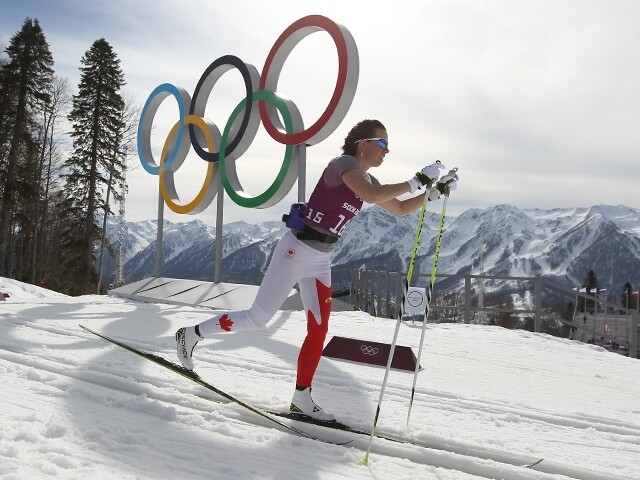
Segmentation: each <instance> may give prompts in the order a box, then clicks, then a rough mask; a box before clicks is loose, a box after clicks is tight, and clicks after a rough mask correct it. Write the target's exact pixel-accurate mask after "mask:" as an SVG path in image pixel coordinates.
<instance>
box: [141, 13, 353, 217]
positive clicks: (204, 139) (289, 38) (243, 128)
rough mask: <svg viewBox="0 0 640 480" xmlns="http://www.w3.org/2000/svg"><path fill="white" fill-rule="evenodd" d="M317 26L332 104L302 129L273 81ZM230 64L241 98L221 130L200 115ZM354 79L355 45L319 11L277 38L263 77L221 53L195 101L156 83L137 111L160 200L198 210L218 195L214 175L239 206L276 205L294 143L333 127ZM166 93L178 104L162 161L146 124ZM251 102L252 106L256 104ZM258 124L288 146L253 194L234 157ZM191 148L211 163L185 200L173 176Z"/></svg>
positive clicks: (291, 179)
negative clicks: (328, 65) (327, 45)
mask: <svg viewBox="0 0 640 480" xmlns="http://www.w3.org/2000/svg"><path fill="white" fill-rule="evenodd" d="M319 30H324V31H326V32H327V33H328V34H329V35H330V36H331V37H332V39H333V41H334V43H335V46H336V49H337V53H338V62H339V63H338V74H337V79H336V85H335V89H334V92H333V95H332V97H331V100H330V101H329V104H328V105H327V107H326V108H325V110H324V112H323V113H322V114H321V115H320V117H319V118H318V119H317V120H316V121H315V122H314V123H313V124H312V125H311V126H310V127H308V128H306V129H305V128H304V123H303V120H302V116H301V114H300V112H299V110H298V108H297V106H296V104H295V103H294V102H293V101H291V100H288V99H284V98H282V97H280V96H279V95H278V94H277V87H278V79H279V77H280V74H281V72H282V68H283V66H284V63H285V61H286V60H287V58H288V57H289V55H290V54H291V52H292V51H293V49H294V48H295V47H296V46H297V45H298V44H299V43H300V42H301V41H302V40H303V39H304V38H305V37H307V36H308V35H310V34H311V33H314V32H316V31H319ZM233 68H235V69H237V70H238V71H239V72H240V74H241V75H242V78H243V79H244V84H245V92H246V96H245V98H243V99H242V100H240V102H239V103H238V105H237V106H236V107H235V109H234V110H233V112H232V113H231V115H230V117H229V119H228V120H227V122H226V124H225V126H224V128H223V131H222V134H220V130H219V128H218V126H217V125H216V124H215V123H214V122H212V121H211V120H208V119H207V118H205V109H206V105H207V100H208V98H209V96H210V94H211V91H212V90H213V87H214V86H215V85H216V83H217V82H218V80H219V79H220V78H221V77H222V75H224V74H225V73H226V72H228V71H229V70H231V69H233ZM358 76H359V59H358V49H357V47H356V44H355V41H354V39H353V37H352V36H351V34H350V33H349V31H348V30H347V29H346V28H345V27H343V26H342V25H339V24H336V23H334V22H333V21H331V20H330V19H328V18H326V17H323V16H320V15H310V16H307V17H303V18H301V19H299V20H297V21H295V22H294V23H293V24H291V25H290V26H289V27H288V28H287V29H286V30H285V31H284V32H283V33H282V34H281V35H280V36H279V37H278V39H277V40H276V42H275V43H274V44H273V46H272V47H271V50H270V52H269V55H268V56H267V59H266V61H265V64H264V67H263V70H262V74H260V75H259V74H258V71H257V69H256V68H255V67H254V66H253V65H251V64H249V63H246V62H244V61H242V60H241V59H240V58H238V57H236V56H233V55H225V56H222V57H220V58H218V59H217V60H215V61H214V62H213V63H211V64H210V65H209V66H208V67H207V69H206V70H205V71H204V73H203V74H202V76H201V77H200V80H199V81H198V84H197V85H196V88H195V91H194V93H193V98H191V97H190V95H189V94H188V93H187V92H186V91H185V90H184V89H183V88H182V87H177V86H174V85H172V84H169V83H164V84H162V85H159V86H158V87H156V88H155V89H154V90H153V92H151V94H150V95H149V97H148V98H147V101H146V103H145V105H144V107H143V109H142V114H141V115H140V121H139V123H138V136H137V144H138V156H139V157H140V161H141V163H142V166H143V167H144V169H145V170H146V171H147V172H148V173H150V174H152V175H158V176H159V182H160V192H161V194H162V197H163V199H164V201H165V203H166V204H167V205H168V206H169V208H170V209H171V210H173V211H174V212H176V213H189V214H195V213H199V212H201V211H202V210H204V209H205V208H206V207H207V206H209V204H211V202H212V201H213V199H214V198H215V196H216V194H217V193H218V192H217V190H216V185H217V184H218V181H219V179H218V177H217V176H218V175H220V177H221V180H222V185H223V187H224V190H225V191H226V192H227V194H228V195H229V197H230V198H231V199H232V200H233V201H234V202H235V203H236V204H238V205H240V206H244V207H247V208H266V207H269V206H272V205H275V204H276V203H278V202H280V201H281V200H282V199H283V198H284V197H285V195H286V194H287V193H289V191H290V190H291V189H292V188H293V185H294V184H295V182H296V180H297V178H298V161H299V154H298V153H297V149H295V148H294V146H295V145H315V144H317V143H319V142H321V141H322V140H324V139H326V138H327V137H328V136H329V135H330V134H331V133H333V132H334V131H335V129H336V128H337V127H338V125H340V123H341V122H342V120H343V119H344V117H345V116H346V114H347V112H348V110H349V107H350V106H351V103H352V101H353V97H354V96H355V91H356V87H357V84H358ZM168 97H173V98H174V100H175V101H176V102H177V104H178V113H179V118H178V121H177V122H176V123H175V124H174V126H173V128H172V129H171V130H170V132H169V134H168V136H167V138H166V140H165V142H164V146H163V148H162V153H161V155H160V161H159V162H156V160H155V159H154V157H153V153H152V150H151V127H152V125H153V118H154V117H155V114H156V112H157V111H158V108H159V107H160V105H161V104H162V102H163V101H164V100H165V99H167V98H168ZM256 102H257V103H258V108H257V109H256V107H255V105H254V104H255V103H256ZM278 113H279V114H280V116H281V117H282V119H283V121H284V125H282V122H281V121H280V116H279V115H278ZM260 123H262V125H263V126H264V128H265V130H266V131H267V133H268V134H269V135H270V136H271V138H273V139H274V140H275V141H276V142H278V143H280V144H283V145H285V146H286V148H285V155H284V159H283V162H282V165H281V167H280V170H279V172H278V174H277V176H276V179H275V180H274V181H273V183H272V184H271V185H270V186H269V187H268V188H267V189H266V190H265V191H264V192H262V193H261V194H259V195H256V196H250V195H249V194H247V193H246V192H245V191H244V189H243V187H242V184H241V182H240V179H239V178H238V174H237V170H236V164H235V161H236V160H237V159H238V158H240V157H241V156H242V155H243V154H244V153H245V152H246V151H247V149H248V148H249V146H250V145H251V143H252V142H253V140H254V139H255V136H256V134H257V131H258V128H259V126H260ZM203 145H204V146H203ZM191 147H193V149H194V151H195V152H196V153H197V154H198V156H199V157H200V158H202V159H203V160H206V161H207V162H209V165H208V168H207V173H206V176H205V180H204V182H203V184H202V187H201V189H200V192H199V193H198V194H197V195H196V197H195V198H194V199H193V200H192V201H191V202H189V203H186V204H183V203H181V202H180V199H179V196H178V194H177V192H176V188H175V182H174V173H175V172H176V171H177V170H178V169H179V168H180V167H181V166H182V164H183V162H184V160H185V158H186V157H187V154H188V152H189V150H190V148H191ZM216 167H217V168H216Z"/></svg>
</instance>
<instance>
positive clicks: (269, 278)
mask: <svg viewBox="0 0 640 480" xmlns="http://www.w3.org/2000/svg"><path fill="white" fill-rule="evenodd" d="M296 283H297V284H298V286H299V287H300V296H301V298H302V304H303V306H304V309H305V312H306V314H307V336H306V338H305V340H304V343H303V344H302V347H301V349H300V354H299V356H298V376H297V382H296V384H297V385H298V386H301V387H310V386H311V382H312V380H313V375H314V374H315V371H316V369H317V367H318V363H319V362H320V357H321V356H322V349H323V347H324V340H325V337H326V335H327V329H328V327H329V315H330V313H331V253H330V252H320V251H318V250H315V249H313V248H311V247H309V246H308V245H305V244H304V243H302V242H301V241H300V240H298V239H297V238H296V237H295V236H294V235H293V234H292V233H291V232H290V231H289V232H287V233H286V234H285V235H284V236H283V237H282V238H281V239H280V241H279V242H278V245H277V246H276V248H275V250H274V252H273V256H272V258H271V261H270V263H269V267H268V268H267V271H266V273H265V276H264V279H263V280H262V284H261V285H260V287H259V289H258V294H257V295H256V298H255V301H254V303H253V305H251V307H249V308H248V309H246V310H233V311H227V312H221V313H219V314H217V315H215V316H214V317H212V318H210V319H208V320H205V321H204V322H202V323H201V324H199V325H198V329H199V331H200V335H201V336H203V337H209V336H211V335H213V334H216V333H224V332H235V331H239V330H246V329H254V328H264V327H265V326H266V324H267V323H268V322H269V320H271V318H273V316H274V315H275V314H276V312H277V311H278V310H279V309H280V307H281V306H282V304H283V303H284V301H285V300H286V298H287V296H288V295H289V292H290V291H291V289H292V288H293V287H294V286H295V284H296Z"/></svg>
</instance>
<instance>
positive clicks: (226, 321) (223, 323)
mask: <svg viewBox="0 0 640 480" xmlns="http://www.w3.org/2000/svg"><path fill="white" fill-rule="evenodd" d="M218 325H220V328H221V329H222V330H224V331H226V332H230V331H231V326H232V325H233V320H231V319H230V318H229V315H227V314H226V313H225V314H224V315H222V316H221V317H220V320H218Z"/></svg>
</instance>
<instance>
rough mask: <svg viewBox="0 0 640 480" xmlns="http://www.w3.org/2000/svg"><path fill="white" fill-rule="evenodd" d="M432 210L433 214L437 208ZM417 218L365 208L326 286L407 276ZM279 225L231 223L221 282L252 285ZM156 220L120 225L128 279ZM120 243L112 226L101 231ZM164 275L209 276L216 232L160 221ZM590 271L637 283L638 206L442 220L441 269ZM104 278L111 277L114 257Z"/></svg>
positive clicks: (612, 285) (424, 254)
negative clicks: (370, 275)
mask: <svg viewBox="0 0 640 480" xmlns="http://www.w3.org/2000/svg"><path fill="white" fill-rule="evenodd" d="M436 208H438V209H439V208H440V207H439V206H438V207H436ZM417 220H418V212H416V213H415V214H413V215H410V216H407V217H396V216H394V215H391V214H389V213H388V212H386V211H385V210H383V209H381V208H379V207H376V206H373V207H370V208H366V209H364V210H363V211H362V212H361V214H360V215H358V216H357V217H356V218H355V219H354V220H353V221H352V222H351V224H350V225H349V228H347V229H346V231H345V233H344V234H343V236H342V238H341V239H340V241H339V242H338V243H337V244H336V248H335V250H334V253H333V271H334V273H333V284H334V285H333V286H334V289H337V288H342V287H344V286H346V285H348V284H349V282H350V278H351V277H350V272H351V270H352V269H355V268H367V269H374V270H384V271H406V269H407V263H408V260H409V257H410V254H411V248H412V246H413V242H414V237H415V233H416V226H417ZM439 222H440V212H435V213H434V212H427V217H426V218H425V223H424V229H423V233H422V239H421V245H420V248H419V251H418V257H417V261H416V265H415V267H414V275H415V274H416V273H419V272H421V273H429V272H430V271H431V267H432V262H433V259H432V254H433V252H434V249H435V239H436V233H437V229H438V225H439ZM285 231H286V228H285V226H284V224H283V223H282V222H273V221H270V222H263V223H259V224H247V223H245V222H234V223H229V224H226V225H224V228H223V237H224V245H223V260H222V262H223V264H222V278H221V280H222V281H227V282H234V283H248V284H259V283H260V279H261V274H262V273H263V272H264V270H265V268H266V266H267V264H268V261H269V258H270V255H271V252H272V250H273V248H274V246H275V244H276V242H277V241H278V239H279V238H280V237H281V236H282V234H283V233H284V232H285ZM156 235H157V222H156V221H152V220H149V221H141V222H128V223H126V226H125V252H126V253H125V256H124V259H125V268H124V273H125V280H126V282H127V283H129V282H132V281H135V280H139V279H142V278H145V277H148V276H153V275H154V274H155V255H156V248H155V244H156ZM108 237H109V240H110V242H111V243H112V245H116V244H117V237H118V235H117V223H116V221H115V219H114V220H112V221H111V222H110V223H109V227H108ZM163 250H164V252H163V258H164V263H163V271H162V274H163V276H167V277H174V278H192V279H204V280H212V279H213V272H214V251H215V229H214V228H213V227H211V226H208V225H205V224H204V223H203V222H201V221H199V220H194V221H190V222H185V223H172V222H169V221H165V222H164V241H163ZM589 270H593V271H594V272H595V273H596V276H597V278H598V281H599V284H600V287H602V288H608V289H610V291H611V292H616V294H617V292H620V293H621V292H622V289H623V285H624V284H625V283H626V282H631V284H632V286H634V287H636V286H637V284H638V283H640V210H637V209H633V208H630V207H627V206H623V205H619V206H609V205H596V206H593V207H590V208H571V209H566V208H565V209H552V210H539V209H519V208H516V207H514V206H512V205H496V206H494V207H490V208H486V209H469V210H467V211H465V212H464V213H463V214H461V215H460V216H458V217H447V218H446V219H445V231H444V235H443V240H442V246H441V251H440V257H439V262H438V273H448V274H465V273H471V274H475V275H477V274H480V273H481V272H484V274H486V275H501V276H535V275H542V276H544V277H547V278H549V279H552V280H555V281H557V282H558V283H561V284H564V285H568V286H572V287H573V286H576V285H580V284H582V283H583V281H584V278H585V276H586V274H587V273H588V272H589ZM105 272H107V278H108V279H110V278H113V275H114V273H115V260H114V259H109V260H108V264H107V265H106V268H105Z"/></svg>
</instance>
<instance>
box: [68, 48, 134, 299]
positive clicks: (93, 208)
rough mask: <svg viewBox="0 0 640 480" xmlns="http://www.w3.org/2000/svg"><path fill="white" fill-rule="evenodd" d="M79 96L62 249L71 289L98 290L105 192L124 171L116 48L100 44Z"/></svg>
mask: <svg viewBox="0 0 640 480" xmlns="http://www.w3.org/2000/svg"><path fill="white" fill-rule="evenodd" d="M81 62H82V65H83V66H82V67H80V70H81V80H80V85H79V88H78V95H75V96H74V97H73V108H72V110H71V113H70V114H69V120H70V121H71V123H72V125H73V129H72V133H71V137H72V138H73V153H72V154H71V156H70V157H69V158H68V159H67V161H66V162H65V168H66V169H67V171H66V173H65V174H64V177H65V180H66V183H65V187H64V192H65V193H64V197H65V200H64V201H63V203H62V207H63V218H62V226H63V231H62V242H63V244H62V248H63V250H64V257H63V262H64V267H65V272H67V275H65V279H66V281H67V288H66V290H67V291H68V292H69V293H72V294H81V293H87V292H89V291H93V289H94V286H95V285H96V283H97V272H96V268H95V255H96V251H97V244H98V242H100V240H101V238H102V236H103V235H104V232H103V231H102V228H101V227H100V226H99V224H98V221H99V219H98V218H97V216H98V215H99V214H100V213H101V211H102V210H104V208H105V205H106V198H105V196H106V192H107V191H108V190H109V188H110V185H111V184H112V182H118V181H119V180H120V179H121V178H122V175H123V172H124V163H123V161H122V159H121V157H120V156H118V155H114V151H117V150H118V149H119V142H120V135H121V130H122V110H123V108H124V102H123V99H122V96H121V94H120V89H121V88H122V86H123V85H124V75H123V73H122V70H121V68H120V60H119V59H118V58H117V56H116V54H115V52H114V51H113V49H112V47H111V45H110V44H109V43H108V42H107V41H106V40H105V39H104V38H101V39H99V40H96V41H95V42H94V43H93V45H92V46H91V48H90V49H89V50H88V51H87V52H86V53H85V55H84V56H83V58H82V61H81Z"/></svg>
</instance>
